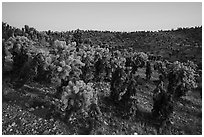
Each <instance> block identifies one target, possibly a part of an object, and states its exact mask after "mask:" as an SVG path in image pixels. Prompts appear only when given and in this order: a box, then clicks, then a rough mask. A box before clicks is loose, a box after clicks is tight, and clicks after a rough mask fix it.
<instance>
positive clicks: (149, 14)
mask: <svg viewBox="0 0 204 137" xmlns="http://www.w3.org/2000/svg"><path fill="white" fill-rule="evenodd" d="M2 21H3V22H6V23H8V24H9V25H11V26H14V27H18V28H22V27H23V26H24V25H29V26H30V27H34V28H36V29H37V30H39V31H44V30H52V31H67V30H76V29H82V30H108V31H141V30H145V31H147V30H149V31H157V30H170V29H176V28H178V27H195V26H201V25H202V3H201V2H194V3H193V2H180V3H178V2H174V3H173V2H164V3H161V2H153V3H150V2H145V3H141V2H127V3H125V2H116V3H114V2H113V3H110V2H103V3H99V2H97V3H90V2H85V3H82V2H77V3H71V2H55V3H53V2H52V3H51V2H44V3H42V2H38V3H37V2H28V3H25V2H16V3H14V2H3V3H2Z"/></svg>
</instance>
